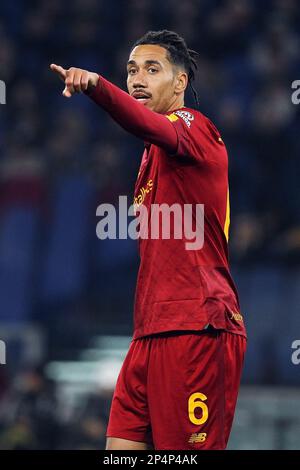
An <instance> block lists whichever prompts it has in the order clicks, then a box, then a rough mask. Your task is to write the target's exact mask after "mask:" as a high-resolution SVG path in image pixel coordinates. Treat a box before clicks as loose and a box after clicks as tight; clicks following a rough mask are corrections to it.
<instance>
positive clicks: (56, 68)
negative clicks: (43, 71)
mask: <svg viewBox="0 0 300 470" xmlns="http://www.w3.org/2000/svg"><path fill="white" fill-rule="evenodd" d="M50 69H51V70H52V71H53V72H55V73H57V74H58V75H59V77H60V78H61V79H62V80H63V81H65V79H66V77H67V71H66V70H65V69H64V68H63V67H61V65H56V64H51V65H50Z"/></svg>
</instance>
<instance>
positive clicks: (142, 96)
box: [131, 91, 151, 104]
mask: <svg viewBox="0 0 300 470" xmlns="http://www.w3.org/2000/svg"><path fill="white" fill-rule="evenodd" d="M131 96H132V97H133V98H135V99H136V100H138V101H139V102H140V103H143V104H145V103H148V101H150V99H151V95H149V94H148V93H145V92H144V91H134V92H133V93H132V95H131Z"/></svg>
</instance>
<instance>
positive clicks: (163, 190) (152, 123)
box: [92, 77, 246, 339]
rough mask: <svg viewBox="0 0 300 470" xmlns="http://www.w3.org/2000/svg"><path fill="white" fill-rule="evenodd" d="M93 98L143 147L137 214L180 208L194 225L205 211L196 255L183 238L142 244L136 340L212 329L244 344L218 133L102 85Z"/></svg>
mask: <svg viewBox="0 0 300 470" xmlns="http://www.w3.org/2000/svg"><path fill="white" fill-rule="evenodd" d="M92 98H93V99H94V100H95V101H96V102H97V103H98V104H100V105H101V106H102V107H103V108H104V109H105V110H106V111H107V112H109V113H110V115H111V116H112V117H113V118H114V119H115V120H116V121H117V122H118V123H119V124H120V125H122V127H124V128H125V129H126V130H128V131H129V132H131V133H133V134H135V135H137V136H138V137H140V138H142V139H143V140H144V141H145V151H144V154H143V157H142V162H141V166H140V171H139V175H138V178H137V182H136V187H135V194H134V202H135V205H136V207H137V208H139V206H141V205H143V206H145V207H146V208H147V209H148V214H151V207H152V206H153V205H155V204H156V205H161V204H166V205H167V206H168V207H170V206H172V205H173V204H176V205H177V206H178V205H179V206H180V207H181V208H182V211H183V212H184V208H185V207H186V206H187V205H188V207H190V208H191V209H190V210H191V211H192V220H193V222H194V225H195V224H196V225H197V213H196V207H197V204H198V205H203V208H204V243H203V246H201V247H200V248H198V249H196V250H195V249H187V241H188V240H187V237H186V236H182V237H181V238H175V237H174V236H173V237H172V236H171V237H169V238H163V237H162V236H159V237H158V238H157V239H153V238H151V236H148V238H146V237H145V238H141V239H140V240H139V251H140V259H141V262H140V268H139V273H138V280H137V288H136V298H135V313H134V338H135V339H136V338H139V337H143V336H147V335H151V334H155V333H161V332H165V331H177V330H200V329H203V328H205V327H206V326H207V325H208V324H210V325H212V326H213V327H215V328H218V329H224V330H227V331H231V332H235V333H238V334H242V335H244V336H245V335H246V333H245V327H244V322H243V316H242V314H241V312H240V305H239V300H238V294H237V291H236V287H235V285H234V282H233V280H232V277H231V275H230V270H229V265H228V249H227V242H228V230H229V190H228V157H227V152H226V148H225V145H224V142H223V140H222V138H221V136H220V133H219V132H218V130H217V129H216V127H215V126H214V125H213V124H212V122H211V121H210V120H209V119H208V118H207V117H205V116H204V115H203V114H201V113H200V112H198V111H195V110H193V109H189V108H181V109H178V110H174V111H172V112H171V113H169V114H168V115H161V114H158V113H155V112H153V111H151V110H149V109H147V108H146V107H145V106H144V105H143V104H141V103H139V102H137V100H135V99H134V98H132V97H130V96H129V95H128V94H126V93H125V92H123V91H122V90H120V89H119V88H118V87H116V86H114V85H112V84H111V83H110V82H108V81H107V80H105V79H103V78H102V77H101V78H100V80H99V84H98V86H97V88H96V90H95V91H94V92H93V94H92ZM183 212H182V213H183ZM202 213H203V211H202ZM173 232H174V230H173ZM173 232H172V231H171V235H172V234H173V235H174V233H173ZM184 232H185V231H184V229H183V230H182V233H183V234H184Z"/></svg>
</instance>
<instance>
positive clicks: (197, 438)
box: [189, 432, 207, 444]
mask: <svg viewBox="0 0 300 470" xmlns="http://www.w3.org/2000/svg"><path fill="white" fill-rule="evenodd" d="M206 436H207V434H206V432H199V433H197V432H194V433H193V434H192V435H191V437H190V438H189V443H190V444H197V443H199V442H205V441H206Z"/></svg>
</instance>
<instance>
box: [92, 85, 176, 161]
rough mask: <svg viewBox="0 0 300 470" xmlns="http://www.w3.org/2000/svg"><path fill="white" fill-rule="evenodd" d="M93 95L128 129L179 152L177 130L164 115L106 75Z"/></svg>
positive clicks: (169, 149) (94, 98)
mask: <svg viewBox="0 0 300 470" xmlns="http://www.w3.org/2000/svg"><path fill="white" fill-rule="evenodd" d="M89 96H90V97H91V99H92V100H93V101H94V102H95V103H97V104H98V105H99V106H101V107H102V108H103V109H104V110H105V111H107V112H108V113H109V114H110V116H111V117H112V118H113V119H114V120H115V121H116V122H117V123H118V124H119V125H120V126H121V127H123V129H125V130H126V131H128V132H130V133H131V134H134V135H135V136H137V137H139V138H140V139H143V140H144V141H146V142H150V143H152V144H156V145H158V146H160V147H162V148H164V149H165V150H167V151H168V152H170V153H175V152H176V149H177V133H176V130H175V129H174V127H173V125H172V123H171V122H170V121H169V120H168V119H166V117H165V116H164V115H162V114H159V113H156V112H154V111H151V110H150V109H148V108H146V107H145V106H144V105H143V104H141V103H139V102H138V101H137V100H136V99H135V98H133V97H132V96H130V95H129V94H128V93H126V92H124V91H123V90H121V89H120V88H118V87H117V86H115V85H114V84H112V83H111V82H109V81H108V80H106V79H105V78H103V77H102V76H100V77H99V81H98V84H97V86H96V87H95V88H94V89H93V90H92V91H91V92H90V93H89Z"/></svg>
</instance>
